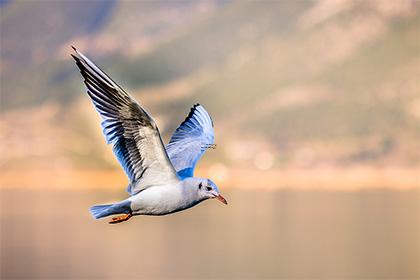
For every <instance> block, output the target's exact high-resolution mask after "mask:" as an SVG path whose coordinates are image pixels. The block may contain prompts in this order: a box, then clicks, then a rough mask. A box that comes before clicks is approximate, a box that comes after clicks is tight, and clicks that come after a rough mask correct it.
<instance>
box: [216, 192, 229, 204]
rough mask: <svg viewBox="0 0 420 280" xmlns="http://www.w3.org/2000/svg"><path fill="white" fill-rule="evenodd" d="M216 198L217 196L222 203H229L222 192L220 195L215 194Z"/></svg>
mask: <svg viewBox="0 0 420 280" xmlns="http://www.w3.org/2000/svg"><path fill="white" fill-rule="evenodd" d="M214 198H216V199H217V200H218V201H220V202H221V203H223V204H226V205H227V201H226V199H225V198H224V197H223V196H221V195H220V194H219V195H218V196H215V197H214Z"/></svg>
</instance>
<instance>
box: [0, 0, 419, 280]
mask: <svg viewBox="0 0 420 280" xmlns="http://www.w3.org/2000/svg"><path fill="white" fill-rule="evenodd" d="M0 9H1V18H0V32H1V33H0V35H1V36H0V54H1V64H0V74H1V84H0V86H1V88H0V89H1V92H0V94H1V99H0V109H1V110H0V195H1V196H0V211H1V212H0V221H1V228H0V242H1V243H0V246H1V248H0V249H1V250H0V265H1V266H0V278H1V279H32V278H37V279H59V278H60V279H102V278H103V279H156V278H159V279H162V278H169V279H244V278H246V279H261V278H306V279H307V278H317V279H319V278H323V279H325V278H329V279H337V278H340V279H343V278H353V279H354V278H363V279H372V278H389V279H396V278H399V279H401V278H411V279H413V278H420V144H419V143H420V81H419V78H420V2H419V1H414V0H413V1H405V0H398V1H397V0H395V1H393V0H382V1H380V0H371V1H355V0H354V1H353V0H320V1H306V0H305V1H303V0H296V1H295V0H278V1H219V0H214V1H192V0H191V1H169V0H167V1H140V0H138V1H93V0H92V1H70V0H62V1H58V0H57V1H53V0H32V1H30V0H27V1H23V0H20V1H18V0H1V1H0ZM71 45H74V46H76V47H77V48H78V49H79V50H81V51H82V52H83V53H85V54H86V55H87V56H89V57H90V58H91V59H92V60H93V61H95V62H96V63H97V64H98V65H99V66H100V67H102V68H103V69H104V70H105V71H106V72H107V73H108V74H109V75H110V76H111V77H113V78H114V80H115V81H117V82H118V83H119V84H120V85H121V86H122V87H123V88H125V89H126V90H127V91H128V92H130V93H131V94H132V95H133V96H134V97H135V98H136V99H137V100H138V101H139V102H140V103H141V104H142V105H143V106H144V107H145V108H147V110H148V111H149V112H150V113H151V114H152V115H153V116H154V117H155V120H156V122H157V123H158V126H159V127H160V130H161V132H162V133H163V138H164V141H166V142H167V141H168V139H169V138H170V135H171V133H172V132H173V131H174V129H175V128H176V127H177V126H178V125H179V123H181V122H182V120H183V119H184V118H185V116H186V115H187V113H188V111H189V108H190V107H191V106H192V105H193V104H194V103H197V102H199V103H201V104H202V105H204V106H205V108H206V109H207V110H208V111H209V113H210V114H211V116H212V118H213V120H214V123H215V130H216V143H217V148H216V149H215V150H209V151H208V152H207V153H206V154H205V156H204V157H203V159H202V160H201V161H200V163H199V166H198V170H197V171H196V175H198V176H201V177H206V176H208V177H210V178H212V179H213V181H215V182H216V184H218V186H219V188H220V189H221V190H222V192H223V194H224V195H225V197H226V198H227V199H228V201H229V205H228V206H227V207H225V206H223V205H222V204H219V203H216V202H215V201H207V202H205V203H202V204H200V205H199V206H197V207H195V208H193V209H191V210H188V211H185V212H181V213H177V214H175V215H170V216H165V217H138V218H135V219H131V220H130V221H129V222H126V223H123V224H119V225H116V226H115V225H113V226H111V225H108V224H107V221H106V220H100V221H95V220H93V219H92V218H91V217H90V215H89V212H88V208H89V206H91V205H92V204H97V203H103V202H108V201H115V200H119V199H122V198H124V197H126V195H127V194H126V193H125V187H126V185H127V179H126V177H125V175H124V173H123V171H122V170H121V168H120V167H119V166H118V163H117V161H116V160H115V159H114V156H113V154H112V151H111V147H109V146H106V144H105V141H104V137H103V136H102V134H101V129H100V126H99V117H98V116H97V114H96V112H95V110H94V109H93V106H92V105H91V104H90V101H89V100H88V98H87V96H86V95H85V93H84V87H83V84H82V80H81V77H80V75H79V73H78V69H77V68H76V66H75V65H74V62H73V61H72V59H71V57H70V53H71V48H70V46H71Z"/></svg>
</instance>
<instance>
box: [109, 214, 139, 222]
mask: <svg viewBox="0 0 420 280" xmlns="http://www.w3.org/2000/svg"><path fill="white" fill-rule="evenodd" d="M132 216H133V215H132V214H123V215H119V216H117V217H113V218H112V219H111V221H109V223H110V224H118V223H121V222H125V221H127V220H128V219H130V218H131V217H132Z"/></svg>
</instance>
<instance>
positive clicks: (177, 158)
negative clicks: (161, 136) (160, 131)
mask: <svg viewBox="0 0 420 280" xmlns="http://www.w3.org/2000/svg"><path fill="white" fill-rule="evenodd" d="M212 144H214V128H213V121H212V119H211V117H210V115H209V114H208V113H207V111H206V110H205V109H204V107H203V106H201V105H200V104H196V105H194V106H193V107H192V108H191V111H190V113H189V114H188V116H187V118H186V119H185V120H184V121H183V122H182V123H181V125H180V126H179V127H178V128H177V129H176V130H175V132H174V134H173V135H172V137H171V140H170V141H169V143H168V145H167V146H166V151H167V153H168V156H169V159H170V160H171V163H172V165H173V166H174V168H175V170H176V171H177V174H178V176H179V177H180V178H187V177H192V176H193V174H194V168H195V166H196V164H197V161H198V160H199V159H200V158H201V156H202V155H203V154H204V152H205V150H206V149H207V147H209V146H210V145H212Z"/></svg>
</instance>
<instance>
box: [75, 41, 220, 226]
mask: <svg viewBox="0 0 420 280" xmlns="http://www.w3.org/2000/svg"><path fill="white" fill-rule="evenodd" d="M74 50H75V51H76V54H75V55H72V56H73V58H74V59H75V61H76V64H77V66H78V67H79V69H80V72H81V74H82V76H83V77H84V78H85V85H86V87H87V93H88V95H89V97H90V98H91V99H92V102H93V104H94V106H95V108H96V110H97V111H98V113H99V115H100V116H101V118H102V129H103V133H104V135H105V137H106V140H107V142H108V143H110V144H113V151H114V154H115V155H116V157H117V159H118V160H119V162H120V164H121V166H122V167H123V169H124V171H125V173H126V174H127V176H128V178H129V181H130V182H129V185H128V188H127V191H128V192H129V194H130V197H129V198H127V199H125V200H123V201H121V202H118V203H113V204H107V205H96V206H93V207H92V208H91V212H92V214H93V216H94V217H95V218H97V219H98V218H102V217H107V216H110V215H115V214H122V215H121V216H118V217H116V218H113V219H112V220H111V222H110V223H118V222H122V221H126V220H128V219H129V218H130V217H132V216H133V215H156V216H158V215H166V214H171V213H174V212H178V211H181V210H184V209H187V208H190V207H192V206H194V205H196V204H198V203H200V202H201V201H204V200H206V199H209V198H216V199H218V200H220V201H221V202H223V203H225V204H227V203H226V200H225V199H224V198H223V197H222V196H221V195H220V193H219V190H218V188H217V186H216V185H215V184H214V183H213V182H212V181H211V180H209V179H203V178H197V177H193V172H194V168H195V165H196V163H197V161H198V160H199V159H200V158H201V156H202V155H203V153H204V152H205V150H206V149H207V148H208V147H209V146H211V145H213V144H214V130H213V121H212V120H211V118H210V116H209V114H208V113H207V111H206V110H205V109H204V107H202V106H201V105H199V104H197V105H194V107H193V108H192V109H191V111H190V113H189V114H188V116H187V118H186V119H185V121H184V122H182V123H181V125H180V126H179V127H178V128H177V129H176V131H175V133H174V135H173V136H172V138H171V140H170V142H169V144H168V145H167V146H166V147H165V146H164V145H163V142H162V139H161V136H160V133H159V129H158V127H157V125H156V123H155V122H154V121H153V119H152V118H151V116H150V115H149V114H148V113H147V112H146V111H145V110H144V109H143V108H142V107H141V106H140V105H139V104H138V103H137V102H136V101H135V100H134V99H132V98H131V97H130V96H129V95H128V93H126V92H125V91H124V90H123V89H122V88H121V87H119V86H118V85H117V84H116V83H115V82H114V81H113V80H112V79H111V78H109V76H108V75H106V74H105V73H104V72H103V71H102V70H101V69H99V67H97V66H96V65H95V64H94V63H93V62H91V61H90V60H89V59H88V58H87V57H85V56H84V55H83V54H81V53H80V52H78V51H77V50H76V49H74Z"/></svg>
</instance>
